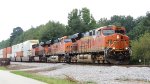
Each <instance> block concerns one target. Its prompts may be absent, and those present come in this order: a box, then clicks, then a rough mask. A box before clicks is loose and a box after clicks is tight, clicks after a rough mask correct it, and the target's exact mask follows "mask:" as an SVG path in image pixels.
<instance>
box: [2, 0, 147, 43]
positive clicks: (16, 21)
mask: <svg viewBox="0 0 150 84" xmlns="http://www.w3.org/2000/svg"><path fill="white" fill-rule="evenodd" d="M149 4H150V0H0V41H1V40H5V39H7V38H9V36H10V33H11V32H12V30H13V28H15V27H18V26H20V27H22V28H23V30H27V29H29V28H31V26H33V27H36V26H38V25H41V24H45V23H47V22H48V21H49V20H53V21H59V22H60V23H63V24H67V16H68V13H70V12H71V11H72V9H74V8H77V9H82V8H83V7H87V8H88V9H90V11H91V13H92V15H93V16H94V18H95V19H96V20H99V19H100V18H102V17H106V18H110V17H111V16H112V15H126V16H127V15H131V16H133V17H134V18H136V17H138V16H144V15H145V14H146V12H147V11H150V5H149Z"/></svg>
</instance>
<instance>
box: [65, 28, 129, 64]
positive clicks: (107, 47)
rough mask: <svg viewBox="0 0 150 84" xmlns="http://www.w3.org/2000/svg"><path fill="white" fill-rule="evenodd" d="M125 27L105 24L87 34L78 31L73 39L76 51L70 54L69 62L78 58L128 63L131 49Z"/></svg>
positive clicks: (79, 60) (89, 60)
mask: <svg viewBox="0 0 150 84" xmlns="http://www.w3.org/2000/svg"><path fill="white" fill-rule="evenodd" d="M125 32H126V31H125V28H124V27H117V26H114V25H112V26H104V27H101V28H97V29H94V30H90V31H89V32H86V33H85V34H82V33H78V34H77V35H76V37H75V38H72V39H73V45H76V48H77V49H76V48H74V49H76V50H74V49H72V50H73V51H74V52H76V53H68V54H70V57H67V58H70V59H66V60H67V61H68V62H72V60H73V59H75V58H76V60H77V62H90V63H107V62H108V63H112V64H128V63H129V60H130V54H131V49H130V46H129V37H128V36H127V35H126V34H125Z"/></svg>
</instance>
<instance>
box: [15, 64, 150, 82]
mask: <svg viewBox="0 0 150 84" xmlns="http://www.w3.org/2000/svg"><path fill="white" fill-rule="evenodd" d="M13 64H15V65H20V66H30V67H29V68H26V69H20V70H25V71H30V70H32V71H35V72H36V70H37V72H36V73H37V74H41V75H46V76H49V77H56V78H66V77H70V78H72V79H74V80H77V81H79V82H92V83H96V84H150V67H134V66H131V67H126V66H101V65H99V66H92V65H69V64H65V63H17V62H13V63H12V65H13ZM33 66H34V68H33ZM31 67H32V68H31Z"/></svg>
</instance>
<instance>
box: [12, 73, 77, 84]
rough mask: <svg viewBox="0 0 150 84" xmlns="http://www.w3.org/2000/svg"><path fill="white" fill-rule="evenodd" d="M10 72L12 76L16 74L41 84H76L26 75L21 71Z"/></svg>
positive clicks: (74, 83)
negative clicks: (43, 83) (41, 83)
mask: <svg viewBox="0 0 150 84" xmlns="http://www.w3.org/2000/svg"><path fill="white" fill-rule="evenodd" d="M11 72H12V73H14V74H17V75H21V76H24V77H28V78H32V79H35V80H39V81H42V82H45V83H47V84H76V82H72V81H69V80H65V79H56V78H50V77H46V76H41V75H36V74H33V73H27V72H23V71H11Z"/></svg>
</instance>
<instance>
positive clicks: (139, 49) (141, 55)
mask: <svg viewBox="0 0 150 84" xmlns="http://www.w3.org/2000/svg"><path fill="white" fill-rule="evenodd" d="M149 37H150V33H147V32H146V33H145V34H144V35H143V36H141V37H140V38H139V39H138V40H134V41H132V44H131V46H132V51H133V55H132V61H136V62H138V60H139V59H141V60H142V62H144V60H148V61H149V60H150V38H149Z"/></svg>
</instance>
